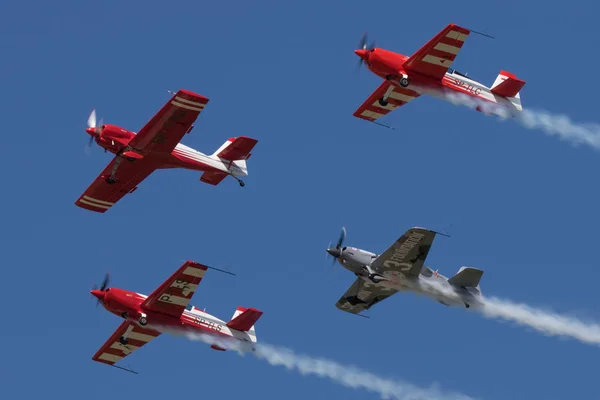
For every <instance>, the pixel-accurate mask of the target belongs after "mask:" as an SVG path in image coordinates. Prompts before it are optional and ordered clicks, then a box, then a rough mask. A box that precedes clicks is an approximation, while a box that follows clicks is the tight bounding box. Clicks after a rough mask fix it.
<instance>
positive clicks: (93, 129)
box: [85, 110, 103, 154]
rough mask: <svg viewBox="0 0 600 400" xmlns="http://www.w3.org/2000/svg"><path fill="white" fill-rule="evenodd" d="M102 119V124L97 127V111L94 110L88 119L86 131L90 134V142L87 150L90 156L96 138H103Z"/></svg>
mask: <svg viewBox="0 0 600 400" xmlns="http://www.w3.org/2000/svg"><path fill="white" fill-rule="evenodd" d="M102 122H103V121H102V119H100V124H99V125H96V110H92V112H91V113H90V116H89V117H88V120H87V125H88V128H87V129H86V130H85V131H86V132H87V133H89V134H90V140H89V142H88V145H87V148H86V153H88V154H89V150H90V149H91V147H92V143H93V142H94V137H96V136H97V137H101V136H102V125H103V123H102Z"/></svg>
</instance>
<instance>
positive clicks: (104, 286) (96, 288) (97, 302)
mask: <svg viewBox="0 0 600 400" xmlns="http://www.w3.org/2000/svg"><path fill="white" fill-rule="evenodd" d="M108 282H110V275H109V274H108V272H107V273H106V275H105V276H104V280H103V281H102V285H100V288H99V289H98V286H97V285H96V284H94V286H93V287H92V291H94V290H97V291H99V292H104V291H105V290H106V287H107V286H108ZM92 294H93V293H92ZM98 304H100V298H98V300H97V301H96V307H98Z"/></svg>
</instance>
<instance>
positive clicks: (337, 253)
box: [327, 226, 346, 267]
mask: <svg viewBox="0 0 600 400" xmlns="http://www.w3.org/2000/svg"><path fill="white" fill-rule="evenodd" d="M344 240H346V228H345V227H343V226H342V231H341V232H340V237H339V238H338V241H337V244H336V245H335V247H334V248H332V247H331V242H329V246H328V247H327V253H329V255H331V256H332V257H333V262H332V263H331V266H332V267H333V266H334V265H335V260H336V259H337V258H339V257H341V256H342V244H344Z"/></svg>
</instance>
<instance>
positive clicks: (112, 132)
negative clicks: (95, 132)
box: [101, 124, 135, 141]
mask: <svg viewBox="0 0 600 400" xmlns="http://www.w3.org/2000/svg"><path fill="white" fill-rule="evenodd" d="M101 136H102V138H104V139H106V140H118V141H129V140H130V139H131V138H132V137H134V136H135V134H134V133H133V132H131V131H128V130H127V129H124V128H121V127H120V126H117V125H111V124H106V125H103V126H102V133H101Z"/></svg>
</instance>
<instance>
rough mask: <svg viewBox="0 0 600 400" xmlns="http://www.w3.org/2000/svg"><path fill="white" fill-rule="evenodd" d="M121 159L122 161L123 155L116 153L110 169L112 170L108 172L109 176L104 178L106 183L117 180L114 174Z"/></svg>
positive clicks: (110, 183)
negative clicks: (113, 163)
mask: <svg viewBox="0 0 600 400" xmlns="http://www.w3.org/2000/svg"><path fill="white" fill-rule="evenodd" d="M121 161H123V157H122V156H121V155H118V156H117V157H116V158H115V165H113V169H112V172H111V173H110V176H109V177H108V178H106V179H105V180H106V183H108V184H109V185H112V184H113V183H116V182H117V179H116V177H115V174H116V172H117V168H119V165H121Z"/></svg>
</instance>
